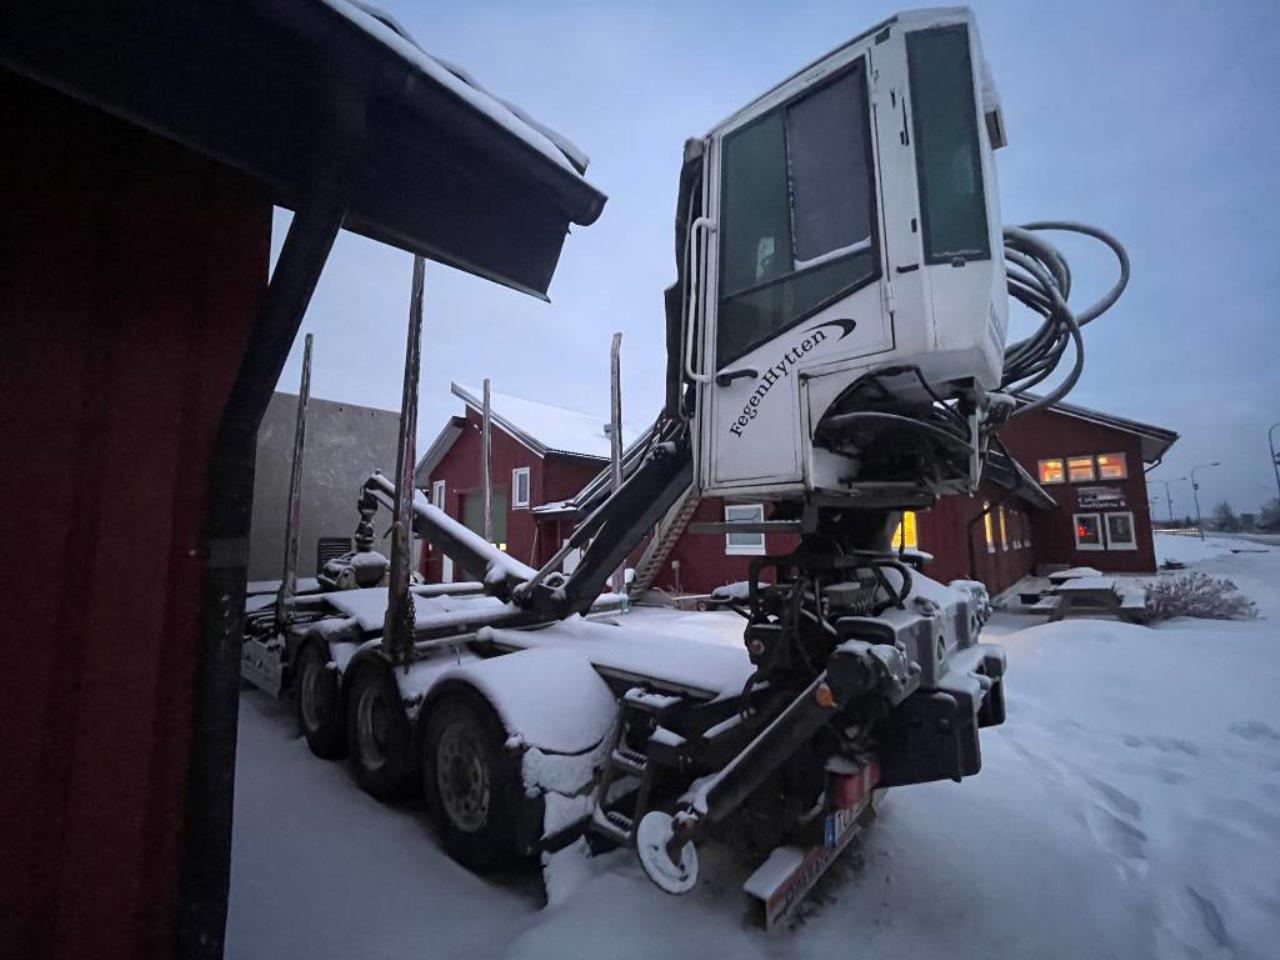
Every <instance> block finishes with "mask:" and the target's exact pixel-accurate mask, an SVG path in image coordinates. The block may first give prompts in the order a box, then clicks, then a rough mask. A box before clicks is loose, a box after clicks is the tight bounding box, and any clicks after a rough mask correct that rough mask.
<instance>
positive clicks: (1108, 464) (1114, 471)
mask: <svg viewBox="0 0 1280 960" xmlns="http://www.w3.org/2000/svg"><path fill="white" fill-rule="evenodd" d="M1128 476H1129V470H1128V467H1127V465H1126V464H1125V462H1124V454H1123V453H1100V454H1098V479H1099V480H1125V479H1127V478H1128Z"/></svg>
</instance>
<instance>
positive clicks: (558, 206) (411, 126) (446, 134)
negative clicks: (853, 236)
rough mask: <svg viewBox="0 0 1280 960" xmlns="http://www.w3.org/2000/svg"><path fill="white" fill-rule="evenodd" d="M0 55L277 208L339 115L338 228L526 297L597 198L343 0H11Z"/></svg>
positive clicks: (445, 71) (293, 205)
mask: <svg viewBox="0 0 1280 960" xmlns="http://www.w3.org/2000/svg"><path fill="white" fill-rule="evenodd" d="M0 65H3V66H4V67H7V68H8V69H10V70H12V71H14V72H16V73H18V74H21V75H23V76H27V77H30V78H32V79H34V80H36V81H38V82H40V83H44V84H46V85H49V86H52V87H54V88H56V89H59V90H61V91H63V92H64V93H66V94H69V95H70V96H72V97H75V98H76V99H79V100H82V101H84V102H87V103H89V104H91V105H93V106H95V107H97V108H99V109H101V110H103V111H105V112H107V113H110V114H113V115H116V116H118V117H121V118H123V119H125V120H127V121H129V122H132V123H134V124H137V125H138V126H141V127H144V128H146V129H148V130H150V131H152V132H154V133H157V134H159V135H160V136H163V137H166V138H168V139H171V140H175V141H177V142H179V143H181V144H183V145H185V146H187V147H188V148H190V149H192V150H194V151H196V152H198V153H201V154H204V155H206V156H209V157H212V158H214V159H216V160H218V161H220V162H222V163H225V164H227V165H228V166H231V167H234V168H236V169H238V170H241V171H243V172H244V173H246V174H248V175H249V176H251V177H253V178H254V179H255V180H257V181H259V182H260V183H261V184H262V185H263V186H264V188H265V191H266V193H267V195H268V197H269V198H270V200H271V202H273V203H275V204H277V205H279V206H283V207H287V208H289V209H293V210H297V209H298V208H299V206H300V205H302V204H303V203H304V201H305V200H306V198H307V196H308V195H309V192H310V191H311V190H313V189H315V187H316V181H317V179H318V178H323V177H324V176H325V173H326V171H324V170H322V169H321V170H318V169H317V166H319V165H322V164H323V159H321V158H323V157H324V156H325V155H326V150H325V146H326V140H327V138H330V137H332V136H333V135H334V133H333V131H334V130H335V128H336V127H337V126H338V125H339V124H338V123H337V122H336V121H337V120H338V119H343V120H345V121H349V120H350V118H351V117H353V116H354V117H356V118H357V120H356V122H355V123H354V124H351V123H349V122H348V126H353V127H354V128H355V129H356V131H357V135H358V136H359V137H360V138H361V139H362V143H361V144H360V145H359V147H358V149H357V151H356V154H355V156H356V160H355V161H354V162H353V164H352V169H351V170H350V171H349V174H348V180H347V185H346V186H345V188H344V189H345V190H346V193H347V200H348V204H347V213H346V219H345V221H344V226H345V227H346V228H347V229H348V230H352V231H355V232H356V233H360V234H363V235H365V236H368V237H371V238H373V239H375V240H378V241H381V242H385V243H389V244H392V245H394V246H397V247H400V248H402V249H405V250H408V251H411V252H413V253H417V254H421V255H423V256H425V257H428V258H430V259H432V260H436V261H439V262H442V263H447V264H450V265H452V266H455V267H457V268H459V269H461V270H465V271H467V272H468V273H473V274H476V275H478V276H482V277H485V278H487V279H489V280H493V281H495V282H498V283H501V284H504V285H506V286H509V287H513V288H515V289H518V290H522V291H524V292H526V293H531V294H534V295H536V296H540V297H545V295H546V291H547V288H548V286H549V285H550V282H551V277H552V274H553V273H554V271H555V268H556V264H557V262H558V260H559V256H560V250H561V247H562V245H563V243H564V238H565V236H566V234H567V232H568V230H569V226H570V224H574V223H577V224H582V225H587V224H590V223H592V222H593V221H594V220H595V219H596V218H597V217H598V216H599V215H600V212H601V210H602V209H603V206H604V202H605V198H604V196H603V195H602V194H601V193H600V192H599V191H598V190H596V189H595V188H594V187H592V186H591V185H590V184H589V183H587V182H586V180H584V179H583V178H582V176H581V174H580V172H579V171H578V170H577V169H575V167H574V162H573V161H571V160H570V159H569V157H568V156H567V155H566V152H563V151H562V150H561V149H560V148H559V147H557V145H556V144H554V143H552V141H551V140H550V139H549V138H548V135H547V134H548V132H547V131H545V130H544V129H542V128H540V127H537V125H536V124H532V123H531V122H526V120H524V119H522V118H521V117H518V116H516V114H515V113H513V112H512V109H511V108H509V107H507V106H506V105H505V104H502V103H501V101H498V100H496V99H495V98H493V97H491V96H489V95H488V94H487V93H485V92H484V91H482V90H479V89H478V88H476V87H474V86H473V85H470V84H468V83H465V82H464V81H462V80H460V79H459V77H458V76H457V74H456V73H454V72H452V71H451V70H450V69H449V68H448V67H446V66H445V65H443V64H442V63H441V62H440V61H436V60H434V59H433V58H431V57H429V56H427V55H426V54H424V53H422V51H420V50H418V48H417V47H416V46H414V45H413V44H412V42H410V41H409V40H408V39H407V38H404V37H402V36H401V35H400V34H398V33H397V32H396V31H395V30H394V29H393V27H392V26H391V25H388V22H386V21H384V20H380V19H378V18H376V17H375V16H373V15H372V14H370V13H369V12H367V11H366V10H364V9H362V8H361V7H359V6H356V5H353V4H351V3H348V2H346V0H292V2H287V0H239V2H232V0H186V2H182V3H174V2H172V0H122V2H118V3H110V4H92V3H90V4H86V3H82V2H78V0H42V2H39V3H20V4H12V5H10V6H9V7H8V9H6V11H5V14H4V29H3V30H0ZM569 153H570V154H571V153H572V152H571V151H569Z"/></svg>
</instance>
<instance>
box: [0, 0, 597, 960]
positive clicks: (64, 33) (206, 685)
mask: <svg viewBox="0 0 1280 960" xmlns="http://www.w3.org/2000/svg"><path fill="white" fill-rule="evenodd" d="M0 115H2V116H3V118H4V130H5V149H4V150H3V151H0V194H2V195H3V200H4V217H3V219H2V220H0V251H3V253H2V255H0V343H3V344H4V346H3V348H2V349H0V409H3V410H4V425H5V433H4V439H5V442H4V444H3V446H0V451H3V452H2V453H0V457H2V458H3V469H2V470H0V477H2V478H3V481H0V484H2V485H3V488H2V489H0V495H2V496H3V500H4V502H5V503H6V505H8V507H9V509H7V510H5V511H4V512H3V513H0V517H3V519H0V542H3V543H4V544H5V545H6V547H8V548H9V551H10V555H11V556H13V557H15V558H17V565H18V568H19V570H20V573H19V578H20V582H21V584H22V587H21V589H20V590H15V591H11V595H10V597H9V600H8V603H7V604H6V611H5V630H4V639H5V643H6V646H5V661H4V664H5V665H4V670H5V683H4V696H3V697H0V762H2V769H3V771H4V773H3V776H0V955H3V956H5V957H14V958H18V957H21V958H46V957H76V958H89V957H103V958H124V957H129V958H145V957H171V956H174V955H177V956H181V957H200V958H210V960H212V958H217V957H220V956H221V954H222V944H223V928H224V921H225V916H226V899H227V885H228V877H229V863H230V845H231V815H232V799H233V789H234V782H235V777H234V769H235V750H236V722H237V717H238V713H237V709H238V697H239V672H240V662H239V661H240V637H241V626H242V623H241V620H242V615H243V609H244V595H245V564H246V553H247V542H248V534H249V518H250V508H251V506H252V498H253V485H254V449H255V436H256V434H257V430H258V425H259V422H260V421H261V418H262V415H263V411H264V410H265V409H266V405H267V401H268V399H269V398H270V396H271V392H272V390H273V389H274V387H275V384H276V381H277V379H278V378H279V374H280V370H281V367H282V366H283V364H284V362H285V359H286V356H287V354H288V351H289V349H290V347H291V345H292V343H293V341H294V338H295V335H296V332H297V330H298V326H299V324H300V323H301V320H302V317H303V314H304V312H305V310H306V307H307V304H308V302H309V300H310V297H311V294H312V291H313V290H314V288H315V284H316V281H317V278H318V277H319V274H320V272H321V270H322V268H323V266H324V263H325V261H326V259H327V257H328V254H329V250H330V248H331V245H332V243H333V240H334V238H335V236H336V235H337V233H338V230H339V229H341V228H344V227H345V228H346V229H349V230H355V231H359V232H361V233H363V234H365V235H367V236H370V237H373V238H374V239H377V240H381V241H384V242H389V243H392V244H395V245H396V246H399V247H401V248H403V249H405V250H409V251H412V252H414V253H417V254H421V255H423V256H426V257H429V258H432V259H437V260H444V261H447V262H449V263H451V264H454V265H456V266H459V267H461V268H462V269H465V270H467V271H469V272H471V273H474V274H478V275H481V276H484V277H486V278H489V279H491V280H496V281H499V282H502V283H505V284H507V285H509V286H512V287H515V288H517V289H520V290H523V291H526V292H530V293H536V294H538V295H544V294H545V292H546V290H547V286H548V284H549V283H550V280H551V277H552V274H553V272H554V270H555V267H556V263H557V260H558V258H559V255H560V250H561V246H562V244H563V241H564V238H565V236H566V234H567V231H568V226H569V224H570V223H571V222H572V223H579V224H589V223H591V222H592V221H593V220H594V219H595V218H596V216H598V214H599V212H600V209H601V207H602V205H603V202H604V198H603V196H601V195H600V194H599V193H598V192H597V191H595V190H594V189H593V188H592V187H591V186H590V185H589V184H587V183H586V182H585V181H584V180H583V179H582V178H581V176H580V166H576V165H575V164H574V162H573V161H572V159H571V158H570V157H569V155H568V154H567V153H566V154H561V153H559V151H558V150H557V148H556V147H555V146H553V145H552V144H551V143H550V141H549V140H548V139H547V137H546V136H545V135H544V134H543V133H542V132H539V131H536V130H534V129H533V128H532V127H529V126H527V125H526V124H524V123H523V122H522V121H520V120H518V119H517V118H516V117H515V116H514V114H511V113H510V112H509V111H507V110H506V108H505V107H503V106H502V105H501V104H500V103H499V102H498V101H496V100H494V99H492V98H490V97H489V96H488V95H487V94H484V93H483V92H482V91H479V90H478V89H475V88H472V87H470V86H468V85H466V84H464V82H463V81H462V80H460V79H458V77H457V76H456V75H455V74H453V73H452V72H450V71H449V70H447V69H446V68H445V67H443V66H441V65H440V64H439V63H438V62H437V61H434V60H432V59H431V58H429V57H427V56H426V54H422V53H421V52H420V51H418V50H417V48H416V46H413V45H411V44H410V43H409V42H407V41H406V40H405V39H404V38H402V37H398V36H396V34H395V30H394V27H393V26H392V25H390V24H387V23H384V22H382V21H380V20H379V19H377V18H375V17H374V16H372V15H370V14H369V13H368V12H367V11H365V10H364V9H363V8H362V6H357V5H354V4H349V3H346V2H344V0H294V2H290V3H277V2H270V0H241V2H237V3H224V2H215V0H185V2H182V3H171V2H166V0H119V2H114V3H110V4H92V3H83V2H75V0H41V2H38V3H16V4H6V5H5V9H4V14H3V27H2V28H0ZM570 152H572V151H570ZM273 205H279V206H283V207H287V208H289V209H291V210H293V211H294V216H293V219H292V222H291V224H290V226H289V230H288V233H287V236H286V238H285V240H284V244H283V248H282V251H281V253H280V256H279V258H278V260H277V263H276V266H275V269H274V271H273V272H272V273H271V276H270V279H269V280H268V265H269V263H270V253H271V223H272V208H273ZM408 283H409V278H408V275H407V273H406V276H405V284H406V288H407V287H408ZM389 319H390V322H393V323H394V324H395V325H396V326H397V327H398V328H399V327H400V326H401V324H402V323H403V320H402V318H399V317H396V318H389ZM281 814H282V815H287V811H281Z"/></svg>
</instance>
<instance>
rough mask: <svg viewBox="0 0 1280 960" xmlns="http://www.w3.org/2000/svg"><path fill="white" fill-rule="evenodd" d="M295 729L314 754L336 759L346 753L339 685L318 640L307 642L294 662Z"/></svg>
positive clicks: (326, 654)
mask: <svg viewBox="0 0 1280 960" xmlns="http://www.w3.org/2000/svg"><path fill="white" fill-rule="evenodd" d="M296 670H297V675H298V680H297V686H296V691H297V696H298V729H299V730H301V731H302V735H303V736H304V737H306V738H307V746H308V747H310V748H311V752H312V753H314V754H315V755H316V756H317V757H323V758H324V759H326V760H336V759H337V758H338V757H341V756H342V755H343V754H345V753H346V752H347V731H346V729H345V728H344V726H343V724H344V723H345V719H346V718H345V717H343V715H342V688H341V684H340V682H339V679H338V674H337V671H335V670H330V669H329V655H328V653H327V651H326V650H325V649H324V646H323V645H322V644H319V643H308V644H306V645H305V646H304V647H303V648H302V651H301V652H300V653H299V654H298V662H297V667H296Z"/></svg>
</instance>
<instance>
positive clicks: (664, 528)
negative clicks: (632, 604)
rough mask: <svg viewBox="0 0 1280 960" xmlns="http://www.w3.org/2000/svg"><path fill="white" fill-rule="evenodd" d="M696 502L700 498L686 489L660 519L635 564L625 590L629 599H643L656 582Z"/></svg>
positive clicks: (687, 523)
mask: <svg viewBox="0 0 1280 960" xmlns="http://www.w3.org/2000/svg"><path fill="white" fill-rule="evenodd" d="M700 502H701V498H700V497H698V496H697V495H695V494H694V492H693V488H692V487H690V488H689V491H688V492H687V493H686V494H685V495H684V496H683V497H681V498H680V499H679V500H677V501H676V503H675V506H673V507H672V508H671V510H670V511H668V513H667V515H666V516H665V517H663V518H662V523H661V524H659V526H658V532H657V534H655V535H654V538H653V540H652V541H650V543H649V546H648V547H647V548H646V549H645V552H644V555H643V556H641V558H640V562H639V563H637V564H636V574H635V577H634V579H633V580H632V581H631V586H630V587H629V588H628V593H630V595H631V596H633V597H639V596H643V595H644V594H645V593H646V592H647V591H648V590H649V588H650V587H652V586H653V581H654V580H656V579H657V578H658V573H659V571H661V570H662V565H663V564H664V563H666V562H667V558H668V557H669V556H671V551H672V550H673V549H675V545H676V544H677V543H678V542H679V540H680V537H681V536H683V535H684V531H685V528H686V527H687V526H688V525H689V520H690V519H691V518H692V517H693V514H694V513H695V512H696V511H697V509H698V504H699V503H700Z"/></svg>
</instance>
